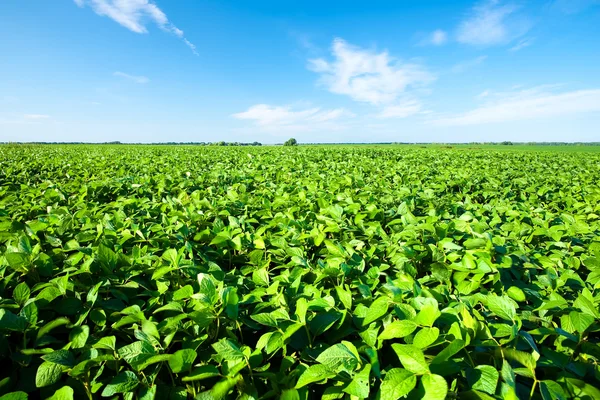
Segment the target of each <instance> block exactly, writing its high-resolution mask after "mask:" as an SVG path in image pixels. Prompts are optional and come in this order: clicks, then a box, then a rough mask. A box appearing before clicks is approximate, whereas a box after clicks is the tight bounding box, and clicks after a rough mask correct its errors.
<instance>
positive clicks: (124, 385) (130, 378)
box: [102, 371, 140, 397]
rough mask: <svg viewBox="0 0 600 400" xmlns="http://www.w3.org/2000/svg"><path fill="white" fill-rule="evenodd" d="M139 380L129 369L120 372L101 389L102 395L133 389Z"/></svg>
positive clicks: (106, 395) (111, 394)
mask: <svg viewBox="0 0 600 400" xmlns="http://www.w3.org/2000/svg"><path fill="white" fill-rule="evenodd" d="M139 384H140V381H139V380H138V378H137V376H136V375H135V373H133V372H131V371H125V372H121V373H120V374H118V375H117V376H115V377H114V378H113V379H112V380H111V381H110V382H109V384H108V385H106V387H105V388H104V390H103V391H102V397H110V396H114V395H115V394H118V393H127V392H131V391H133V389H135V388H136V387H137V386H138V385H139Z"/></svg>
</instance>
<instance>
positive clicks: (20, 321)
mask: <svg viewBox="0 0 600 400" xmlns="http://www.w3.org/2000/svg"><path fill="white" fill-rule="evenodd" d="M0 329H4V330H8V331H17V332H23V331H25V329H27V319H25V318H23V317H21V316H18V315H15V314H13V313H11V312H10V311H7V310H5V309H4V308H0Z"/></svg>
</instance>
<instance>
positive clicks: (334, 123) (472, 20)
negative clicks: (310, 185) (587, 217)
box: [0, 0, 600, 143]
mask: <svg viewBox="0 0 600 400" xmlns="http://www.w3.org/2000/svg"><path fill="white" fill-rule="evenodd" d="M598 26H600V0H544V1H542V0H540V1H519V0H515V1H501V0H485V1H441V0H440V1H418V2H417V1H398V0H394V1H377V0H373V1H369V2H364V1H347V0H346V1H337V0H336V1H327V2H323V1H312V0H305V1H297V2H296V1H294V2H289V1H252V2H250V1H224V0H222V1H196V0H169V1H167V0H155V1H150V0H53V1H48V0H3V1H2V2H0V38H1V39H0V54H1V58H0V141H88V142H95V141H112V140H120V141H123V142H160V141H183V142H187V141H220V140H225V141H242V142H252V141H255V140H256V141H260V142H262V143H278V142H283V141H285V140H286V139H287V138H289V137H295V138H296V139H298V141H299V142H389V141H399V142H425V141H437V142H470V141H501V140H513V141H600V128H599V127H600V74H599V73H598V71H599V70H598V65H600V29H598Z"/></svg>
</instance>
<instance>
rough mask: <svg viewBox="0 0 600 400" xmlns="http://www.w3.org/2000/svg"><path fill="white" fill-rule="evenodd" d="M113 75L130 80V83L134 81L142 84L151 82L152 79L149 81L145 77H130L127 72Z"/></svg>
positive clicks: (118, 72)
mask: <svg viewBox="0 0 600 400" xmlns="http://www.w3.org/2000/svg"><path fill="white" fill-rule="evenodd" d="M113 75H114V76H118V77H121V78H125V79H129V80H130V81H133V82H135V83H140V84H144V83H148V82H150V79H148V78H147V77H145V76H136V75H129V74H126V73H125V72H121V71H116V72H113Z"/></svg>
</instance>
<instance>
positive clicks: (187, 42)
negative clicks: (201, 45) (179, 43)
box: [183, 38, 199, 55]
mask: <svg viewBox="0 0 600 400" xmlns="http://www.w3.org/2000/svg"><path fill="white" fill-rule="evenodd" d="M183 43H185V44H186V45H187V47H189V48H190V49H192V53H194V54H195V55H199V54H198V51H197V50H196V45H194V44H193V43H192V42H190V41H189V40H187V39H186V38H183Z"/></svg>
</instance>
